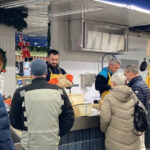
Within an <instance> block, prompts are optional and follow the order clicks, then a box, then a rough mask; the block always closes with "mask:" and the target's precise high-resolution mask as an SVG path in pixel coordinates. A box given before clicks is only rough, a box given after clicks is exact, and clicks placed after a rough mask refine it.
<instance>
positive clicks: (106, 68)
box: [104, 67, 113, 75]
mask: <svg viewBox="0 0 150 150" xmlns="http://www.w3.org/2000/svg"><path fill="white" fill-rule="evenodd" d="M104 70H105V71H106V72H109V73H110V74H111V75H112V74H113V72H112V71H110V70H109V69H108V67H105V68H104Z"/></svg>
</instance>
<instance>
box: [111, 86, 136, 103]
mask: <svg viewBox="0 0 150 150" xmlns="http://www.w3.org/2000/svg"><path fill="white" fill-rule="evenodd" d="M111 94H112V96H113V97H114V98H116V99H117V100H119V101H122V102H127V101H129V100H130V99H131V98H132V95H133V91H132V89H131V88H130V87H128V86H127V85H118V86H114V87H113V89H112V91H111Z"/></svg>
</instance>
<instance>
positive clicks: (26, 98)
mask: <svg viewBox="0 0 150 150" xmlns="http://www.w3.org/2000/svg"><path fill="white" fill-rule="evenodd" d="M37 61H38V60H37ZM35 62H36V61H35ZM33 64H34V61H33V62H32V64H31V73H32V75H39V74H37V73H36V74H34V70H36V67H37V68H38V70H39V66H40V64H39V63H38V64H37V63H36V65H33ZM43 65H44V67H45V70H46V71H47V66H46V64H45V62H42V66H43ZM42 66H40V68H41V67H42ZM40 75H43V74H40ZM10 120H11V124H12V126H13V127H14V128H16V129H20V130H22V131H23V132H22V140H21V143H22V146H23V148H24V149H25V150H30V149H32V150H49V149H51V150H57V149H58V144H59V139H60V136H62V135H64V134H66V133H67V132H68V131H69V129H70V128H71V127H72V125H73V121H74V114H73V110H72V107H71V104H70V101H69V99H68V97H67V95H66V93H65V91H64V90H63V89H62V88H60V87H58V86H55V85H52V84H49V83H47V81H46V78H45V77H36V78H34V79H33V81H32V83H31V84H30V85H27V86H25V87H22V88H19V89H17V90H16V92H15V94H14V97H13V100H12V105H11V111H10Z"/></svg>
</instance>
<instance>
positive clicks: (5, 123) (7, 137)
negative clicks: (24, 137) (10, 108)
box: [0, 94, 15, 150]
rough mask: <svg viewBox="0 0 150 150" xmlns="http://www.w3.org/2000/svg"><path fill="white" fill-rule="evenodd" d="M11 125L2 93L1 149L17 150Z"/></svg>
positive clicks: (0, 99)
mask: <svg viewBox="0 0 150 150" xmlns="http://www.w3.org/2000/svg"><path fill="white" fill-rule="evenodd" d="M9 127H10V123H9V118H8V114H7V111H6V107H5V105H4V102H3V98H2V95H1V94H0V150H15V148H14V144H13V141H12V138H11V133H10V129H9Z"/></svg>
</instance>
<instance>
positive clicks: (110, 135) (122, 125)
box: [100, 85, 140, 150]
mask: <svg viewBox="0 0 150 150" xmlns="http://www.w3.org/2000/svg"><path fill="white" fill-rule="evenodd" d="M134 100H135V101H137V98H136V97H135V95H134V93H133V92H132V90H131V88H129V87H127V86H126V85H121V86H115V87H114V88H113V89H112V90H111V92H110V94H108V95H107V96H106V97H105V98H104V103H103V106H102V109H101V115H100V123H101V126H100V127H101V130H102V131H103V132H105V135H106V139H105V146H106V150H140V140H139V137H138V136H136V135H135V134H134V133H133V112H134V103H135V101H134Z"/></svg>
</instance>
